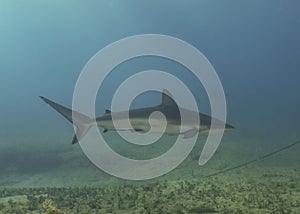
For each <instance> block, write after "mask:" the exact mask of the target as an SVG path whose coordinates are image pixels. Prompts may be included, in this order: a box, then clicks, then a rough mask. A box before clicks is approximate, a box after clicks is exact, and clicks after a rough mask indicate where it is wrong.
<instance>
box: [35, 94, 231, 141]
mask: <svg viewBox="0 0 300 214" xmlns="http://www.w3.org/2000/svg"><path fill="white" fill-rule="evenodd" d="M40 98H41V99H42V100H43V101H44V102H45V103H47V104H49V105H50V106H51V107H52V108H54V109H55V110H56V111H57V112H59V113H60V114H61V115H62V116H63V117H65V118H66V119H67V120H68V121H69V122H71V123H72V124H73V125H75V127H76V133H75V136H74V137H73V140H72V144H75V143H78V142H79V141H80V140H81V139H82V138H83V137H84V136H85V135H86V133H87V132H88V130H89V128H90V127H92V126H99V127H102V128H103V133H106V132H108V131H116V130H120V131H133V132H148V131H150V130H151V131H153V132H162V131H163V134H166V135H182V136H183V138H184V139H186V138H192V137H195V136H196V135H200V136H201V135H207V134H208V133H209V131H210V128H211V121H212V120H214V122H215V124H217V125H216V126H214V129H215V130H217V129H218V128H220V129H221V128H224V129H225V130H226V131H227V130H232V129H234V126H232V125H230V124H228V123H226V122H224V121H221V120H218V119H216V118H212V117H211V116H209V115H207V114H203V113H200V112H196V111H191V110H189V109H185V108H180V107H179V106H178V105H177V103H176V102H175V100H174V98H173V96H172V94H171V93H170V92H169V91H168V90H167V89H164V90H163V91H162V98H161V103H160V104H159V105H157V106H154V107H145V108H138V109H131V110H129V111H121V112H111V111H110V110H106V111H105V113H104V114H103V115H102V116H100V117H97V118H95V119H93V118H90V117H89V116H86V115H84V114H82V113H80V112H77V111H74V110H72V109H69V108H67V107H65V106H62V105H60V104H58V103H55V102H54V101H51V100H50V99H48V98H45V97H43V96H40ZM154 112H160V113H162V114H163V115H164V118H162V117H154V120H153V121H154V122H153V123H151V124H150V122H149V117H150V116H151V114H152V113H154ZM180 113H183V114H184V115H186V116H187V120H186V121H185V122H184V124H182V121H181V115H180ZM128 115H129V122H130V126H128V123H124V121H125V120H127V119H128ZM196 118H200V122H199V120H198V119H196ZM162 119H164V120H165V121H166V123H164V121H162ZM115 124H117V126H116V125H115ZM164 124H166V125H165V128H162V127H161V126H163V125H164ZM152 126H153V127H152Z"/></svg>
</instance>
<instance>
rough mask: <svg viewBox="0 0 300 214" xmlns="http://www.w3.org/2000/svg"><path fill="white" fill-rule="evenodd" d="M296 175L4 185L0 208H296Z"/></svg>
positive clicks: (59, 212) (299, 201) (299, 184)
mask: <svg viewBox="0 0 300 214" xmlns="http://www.w3.org/2000/svg"><path fill="white" fill-rule="evenodd" d="M275 178H277V177H275ZM299 180H300V179H299V178H293V179H292V178H290V179H289V180H288V181H281V180H265V181H261V180H259V182H258V180H231V181H229V180H227V179H224V178H222V179H217V178H211V179H209V180H203V181H199V180H196V179H188V180H179V181H163V182H157V183H153V184H147V185H145V184H143V185H123V186H115V187H101V188H100V187H94V188H92V187H76V188H31V189H30V188H23V189H2V190H0V197H1V199H0V213H7V214H9V213H44V214H50V213H55V214H63V213H64V214H68V213H191V214H195V213H296V212H297V210H299V209H300V198H299V194H300V181H299ZM25 196H26V198H25ZM8 197H9V198H14V197H15V198H22V200H7V199H8ZM25 199H26V200H25ZM3 201H6V202H5V203H4V202H3ZM8 201H9V202H8Z"/></svg>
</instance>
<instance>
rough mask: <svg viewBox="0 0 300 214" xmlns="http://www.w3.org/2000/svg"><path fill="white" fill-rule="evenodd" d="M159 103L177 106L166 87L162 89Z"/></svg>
mask: <svg viewBox="0 0 300 214" xmlns="http://www.w3.org/2000/svg"><path fill="white" fill-rule="evenodd" d="M161 105H162V106H177V104H176V102H175V101H174V99H173V96H172V94H171V93H170V92H169V91H168V90H167V89H164V90H163V93H162V101H161Z"/></svg>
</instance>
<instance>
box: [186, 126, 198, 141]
mask: <svg viewBox="0 0 300 214" xmlns="http://www.w3.org/2000/svg"><path fill="white" fill-rule="evenodd" d="M196 134H198V129H196V128H194V129H190V130H187V131H186V132H184V133H183V139H188V138H192V137H194V136H195V135H196Z"/></svg>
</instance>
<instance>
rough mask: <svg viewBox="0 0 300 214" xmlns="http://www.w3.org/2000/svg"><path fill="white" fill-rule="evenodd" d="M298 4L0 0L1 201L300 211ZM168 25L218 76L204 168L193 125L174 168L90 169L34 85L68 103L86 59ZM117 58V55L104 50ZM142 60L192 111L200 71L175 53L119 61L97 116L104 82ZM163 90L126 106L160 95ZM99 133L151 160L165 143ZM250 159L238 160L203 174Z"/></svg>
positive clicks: (4, 208)
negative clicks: (144, 174) (215, 126)
mask: <svg viewBox="0 0 300 214" xmlns="http://www.w3.org/2000/svg"><path fill="white" fill-rule="evenodd" d="M299 8H300V2H299V1H297V0H288V1H286V0H265V1H260V0H254V1H241V0H228V1H215V0H212V1H208V0H207V1H204V0H200V1H198V0H189V1H180V0H174V1H160V0H152V1H146V0H144V1H138V0H128V1H121V0H119V1H117V0H101V1H95V0H92V1H80V0H79V1H67V0H65V1H38V0H31V1H19V0H14V1H10V0H1V1H0V72H1V73H0V74H1V76H0V98H1V101H0V213H300V196H299V192H300V157H299V153H300V145H299V144H295V145H294V146H292V147H290V148H287V149H285V150H284V151H281V152H275V153H274V155H271V156H269V157H267V158H265V159H263V160H260V159H261V158H260V157H262V156H264V155H266V154H270V153H272V152H273V151H278V150H280V148H285V147H287V146H289V145H290V144H292V143H295V142H297V141H299V140H300V132H299V130H300V112H299V109H300V99H299V97H300V96H299V95H300V87H299V83H300V60H299V59H300V13H299ZM148 33H150V34H164V35H170V36H173V37H177V38H179V39H182V40H184V41H186V42H188V43H190V44H192V45H193V46H195V47H196V48H197V49H199V50H200V51H201V52H202V53H203V54H204V55H205V56H206V57H207V58H208V60H209V61H210V63H211V64H212V65H213V66H214V68H215V70H216V72H217V74H218V75H219V78H220V80H221V82H222V84H223V87H224V91H225V95H226V102H227V122H228V123H230V124H233V125H234V126H235V129H234V130H233V131H230V132H226V133H225V135H224V136H223V139H222V142H221V145H220V147H219V148H218V150H217V152H216V154H215V155H214V156H213V157H212V159H211V160H209V161H208V163H207V164H206V165H204V166H199V165H198V158H199V155H200V152H201V150H202V147H203V145H204V142H205V137H199V139H198V141H197V144H196V146H195V148H194V150H193V151H192V153H191V154H190V155H189V156H188V157H187V159H186V160H185V161H184V162H183V163H182V164H181V165H180V166H178V167H177V168H176V169H174V170H173V171H172V172H170V173H168V174H166V175H164V176H162V177H159V178H155V179H152V180H148V181H138V182H137V181H127V180H122V179H118V178H116V177H113V176H111V175H108V174H106V173H105V172H103V171H101V170H99V169H98V168H96V167H95V166H94V165H93V164H92V163H91V162H90V161H89V160H88V158H87V157H86V156H85V154H84V153H83V152H82V150H81V148H80V145H79V144H76V145H72V144H71V141H72V138H73V135H74V130H73V127H72V125H71V124H70V123H69V122H68V121H67V120H65V118H63V117H61V115H59V114H58V113H57V112H55V111H54V110H53V109H51V108H50V107H49V106H47V105H45V103H44V102H42V100H41V99H40V98H39V96H45V97H48V98H50V99H52V100H54V101H55V102H58V103H60V104H62V105H64V106H67V107H71V105H72V97H73V90H74V87H75V84H76V81H77V78H78V77H79V75H80V72H81V70H82V68H83V67H84V65H85V64H86V63H87V61H88V60H89V59H90V58H91V57H92V56H93V55H94V54H95V53H97V52H98V51H99V50H100V49H102V48H104V47H105V46H107V45H109V44H110V43H112V42H115V41H117V40H119V39H123V38H125V37H128V36H133V35H137V34H148ZM112 57H113V56H112ZM146 69H157V70H164V71H168V72H169V73H171V74H173V75H176V76H177V77H178V78H179V79H180V80H182V81H183V82H184V83H186V85H188V86H189V88H190V90H191V91H192V93H193V94H194V96H195V99H196V101H197V103H198V106H199V109H200V111H201V112H203V113H206V114H209V113H210V106H209V100H208V97H207V95H206V93H205V90H204V89H203V87H202V85H201V83H199V82H198V81H196V80H195V79H194V78H193V76H192V75H191V74H189V72H188V70H186V71H185V72H182V70H183V69H184V68H183V67H182V66H180V65H178V64H176V63H175V64H174V62H172V61H168V60H165V59H160V58H157V57H140V58H138V59H133V60H130V61H128V62H126V63H123V64H122V65H120V66H118V67H117V68H116V69H115V70H114V71H113V72H112V73H111V75H110V76H108V78H107V79H106V81H105V82H104V84H103V86H102V87H101V88H100V90H99V92H98V96H97V102H96V107H97V109H96V114H97V116H101V115H102V114H104V112H105V109H110V105H111V99H112V96H113V94H114V91H115V90H116V89H117V87H118V86H119V84H120V83H122V81H124V80H125V79H126V78H127V77H129V76H130V75H132V74H135V73H137V72H139V71H142V70H146ZM160 100H161V95H160V94H159V93H145V94H143V95H141V96H139V97H138V98H137V99H136V100H135V101H134V103H133V104H132V108H141V107H148V106H154V105H158V104H159V103H160ZM105 138H106V139H108V140H109V142H110V143H111V144H110V146H111V147H112V148H113V149H114V150H116V151H118V152H119V153H120V154H126V155H128V156H132V157H135V158H151V157H153V156H156V155H159V154H162V153H163V152H164V151H166V150H168V148H169V147H170V145H172V139H173V138H172V137H169V136H163V138H162V139H160V141H159V142H158V143H157V144H155V145H153V146H149V147H143V148H136V146H133V145H129V144H128V143H127V144H126V142H125V141H124V140H122V139H121V138H120V137H119V136H118V135H117V133H115V132H108V133H106V134H105ZM251 160H257V161H254V162H253V163H251V164H249V165H247V166H245V167H240V168H238V169H235V170H230V171H228V172H224V173H220V174H217V175H215V176H211V177H209V178H207V176H208V175H211V174H214V173H218V172H221V171H223V170H226V169H229V168H231V167H235V166H239V165H240V164H243V163H246V162H248V161H251Z"/></svg>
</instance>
